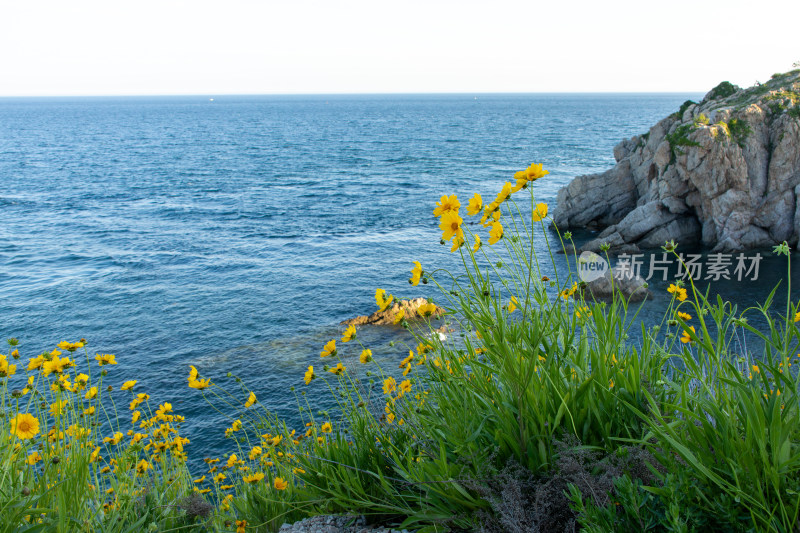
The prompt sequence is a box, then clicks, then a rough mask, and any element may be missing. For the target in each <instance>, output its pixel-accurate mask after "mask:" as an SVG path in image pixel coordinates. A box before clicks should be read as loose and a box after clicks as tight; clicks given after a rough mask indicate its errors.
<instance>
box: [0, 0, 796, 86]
mask: <svg viewBox="0 0 800 533" xmlns="http://www.w3.org/2000/svg"><path fill="white" fill-rule="evenodd" d="M798 20H800V0H776V1H767V2H754V1H753V0H747V1H744V0H693V1H687V0H677V1H669V0H665V1H658V2H654V1H651V0H636V1H634V0H610V1H605V2H603V1H600V0H572V1H570V0H556V1H550V2H540V1H536V0H529V1H510V0H492V1H472V0H459V1H443V0H404V1H402V2H388V1H382V0H344V1H337V0H324V1H316V0H283V1H271V0H261V1H257V0H226V1H216V2H214V1H210V0H191V1H182V0H137V1H135V2H134V1H128V0H97V1H93V0H0V96H56V95H133V94H142V95H153V94H203V95H211V96H213V95H219V94H296V93H407V92H423V93H429V92H467V93H471V92H476V93H478V92H563V91H568V92H595V91H598V92H604V91H615V92H616V91H656V92H671V91H680V92H684V91H686V92H690V91H691V92H706V91H708V90H709V89H711V88H712V87H713V86H714V85H716V84H717V83H719V82H720V81H722V80H729V81H731V82H733V83H736V84H738V85H742V86H750V85H752V84H753V83H754V82H755V81H756V80H759V81H762V82H763V81H766V80H767V79H769V77H770V75H771V74H773V73H774V72H785V71H787V70H789V69H791V68H792V63H793V62H795V61H800V31H799V30H798V26H797V24H798Z"/></svg>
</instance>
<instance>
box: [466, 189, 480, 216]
mask: <svg viewBox="0 0 800 533" xmlns="http://www.w3.org/2000/svg"><path fill="white" fill-rule="evenodd" d="M482 210H483V198H481V195H480V194H478V193H475V196H473V197H472V198H470V200H469V204H468V205H467V215H469V216H475V215H477V214H478V213H480V212H481V211H482Z"/></svg>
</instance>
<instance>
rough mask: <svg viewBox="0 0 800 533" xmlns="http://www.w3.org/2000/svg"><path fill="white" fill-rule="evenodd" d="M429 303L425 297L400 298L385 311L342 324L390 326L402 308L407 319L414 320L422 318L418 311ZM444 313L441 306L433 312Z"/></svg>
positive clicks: (436, 313)
mask: <svg viewBox="0 0 800 533" xmlns="http://www.w3.org/2000/svg"><path fill="white" fill-rule="evenodd" d="M426 303H428V300H426V299H425V298H413V299H411V300H400V301H399V302H395V303H393V304H392V305H391V306H389V307H387V308H386V310H385V311H375V312H374V313H372V314H371V315H369V316H357V317H355V318H351V319H349V320H345V321H344V322H342V325H345V326H349V325H351V324H352V325H354V326H363V325H364V324H372V325H374V326H390V325H392V324H394V319H395V318H396V317H397V313H399V312H400V309H404V310H405V317H404V318H405V319H406V320H414V319H417V318H421V317H420V316H419V314H418V313H417V311H418V310H419V308H420V307H421V306H423V305H425V304H426ZM443 314H444V309H442V308H441V307H438V306H437V307H436V311H435V312H434V313H433V315H432V316H437V317H438V316H441V315H443Z"/></svg>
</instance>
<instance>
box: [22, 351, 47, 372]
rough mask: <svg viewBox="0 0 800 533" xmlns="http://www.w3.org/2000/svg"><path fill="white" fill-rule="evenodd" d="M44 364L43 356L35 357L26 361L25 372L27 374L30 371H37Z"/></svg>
mask: <svg viewBox="0 0 800 533" xmlns="http://www.w3.org/2000/svg"><path fill="white" fill-rule="evenodd" d="M44 362H45V358H44V354H41V355H37V356H36V357H34V358H33V359H31V360H30V361H28V368H26V369H25V370H27V371H29V372H30V371H31V370H37V369H39V368H41V367H42V365H43V364H44Z"/></svg>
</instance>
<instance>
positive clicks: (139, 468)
mask: <svg viewBox="0 0 800 533" xmlns="http://www.w3.org/2000/svg"><path fill="white" fill-rule="evenodd" d="M150 468H152V467H151V466H150V463H148V462H147V461H146V460H144V459H142V460H141V461H139V462H138V463H136V473H137V474H144V473H146V472H147V471H148V470H149V469H150Z"/></svg>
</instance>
